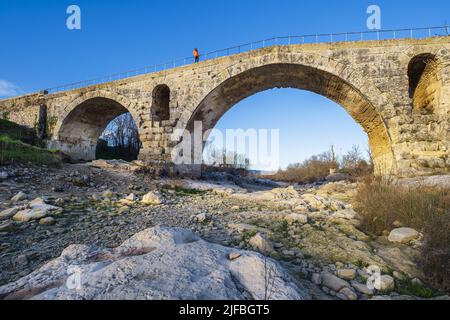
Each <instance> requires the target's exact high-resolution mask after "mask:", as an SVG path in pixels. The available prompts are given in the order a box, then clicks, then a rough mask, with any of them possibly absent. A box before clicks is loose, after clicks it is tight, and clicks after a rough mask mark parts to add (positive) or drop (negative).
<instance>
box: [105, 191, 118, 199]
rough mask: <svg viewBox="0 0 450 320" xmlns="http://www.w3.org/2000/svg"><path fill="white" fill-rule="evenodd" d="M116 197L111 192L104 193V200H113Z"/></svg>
mask: <svg viewBox="0 0 450 320" xmlns="http://www.w3.org/2000/svg"><path fill="white" fill-rule="evenodd" d="M114 196H115V194H114V192H112V191H111V190H106V191H103V192H102V197H103V198H104V199H112V198H113V197H114Z"/></svg>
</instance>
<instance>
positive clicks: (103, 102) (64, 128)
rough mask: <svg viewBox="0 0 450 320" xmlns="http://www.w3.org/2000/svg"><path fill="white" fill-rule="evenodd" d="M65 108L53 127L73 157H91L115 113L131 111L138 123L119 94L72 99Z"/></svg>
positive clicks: (93, 94) (61, 143)
mask: <svg viewBox="0 0 450 320" xmlns="http://www.w3.org/2000/svg"><path fill="white" fill-rule="evenodd" d="M126 106H127V107H128V108H127V107H126ZM67 109H68V110H67V115H66V116H65V117H64V120H63V121H62V122H61V123H59V124H58V125H57V128H56V132H57V141H58V147H59V148H60V149H61V150H63V151H64V152H65V153H67V154H68V155H70V156H71V158H72V159H74V160H85V161H89V160H94V159H95V157H96V154H95V153H96V147H97V142H98V138H99V137H100V135H101V134H102V133H103V131H104V130H105V128H106V127H107V125H108V124H109V123H110V122H111V121H112V120H114V119H115V118H117V117H118V116H120V115H122V114H124V113H127V112H131V114H132V115H133V118H134V121H135V123H136V124H138V122H136V117H135V115H134V114H133V110H132V109H131V108H130V104H129V103H128V102H127V101H126V100H124V98H122V99H121V98H120V96H118V95H112V94H99V93H91V94H89V95H87V96H85V97H84V98H79V99H77V100H75V101H73V102H72V103H71V104H70V105H69V106H68V108H67Z"/></svg>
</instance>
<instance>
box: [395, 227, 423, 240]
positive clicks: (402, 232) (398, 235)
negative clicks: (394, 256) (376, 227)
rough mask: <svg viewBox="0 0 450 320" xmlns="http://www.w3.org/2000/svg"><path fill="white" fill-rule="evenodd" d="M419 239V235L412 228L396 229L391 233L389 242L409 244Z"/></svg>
mask: <svg viewBox="0 0 450 320" xmlns="http://www.w3.org/2000/svg"><path fill="white" fill-rule="evenodd" d="M419 237H420V233H419V232H417V231H416V230H414V229H412V228H398V229H394V230H392V231H391V233H390V234H389V238H388V239H389V241H391V242H398V243H409V242H411V241H413V240H416V239H418V238H419Z"/></svg>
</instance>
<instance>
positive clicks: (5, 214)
mask: <svg viewBox="0 0 450 320" xmlns="http://www.w3.org/2000/svg"><path fill="white" fill-rule="evenodd" d="M19 210H20V209H19V207H12V208H9V209H6V210H3V211H2V212H0V219H9V218H11V217H12V216H14V215H15V214H16V213H17V212H18V211H19Z"/></svg>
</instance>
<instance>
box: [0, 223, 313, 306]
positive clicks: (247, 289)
mask: <svg viewBox="0 0 450 320" xmlns="http://www.w3.org/2000/svg"><path fill="white" fill-rule="evenodd" d="M235 251H236V250H235V249H230V248H226V247H223V246H220V245H217V244H212V243H209V242H206V241H204V240H202V239H200V238H198V237H197V236H196V235H195V234H194V233H192V232H191V231H190V230H183V229H175V228H162V227H155V228H151V229H147V230H144V231H142V232H140V233H138V234H136V235H135V236H133V237H131V238H130V239H128V240H126V241H125V242H124V243H123V244H122V245H120V246H119V247H117V248H114V249H100V248H97V247H89V246H86V245H72V246H69V247H68V248H66V249H65V250H64V251H63V252H62V254H61V256H60V257H59V258H56V259H54V260H51V261H50V262H48V263H46V264H45V265H44V266H42V267H40V268H39V269H37V270H36V271H34V272H32V273H31V274H29V275H27V276H25V277H23V278H21V279H19V280H17V281H15V282H13V283H9V284H7V285H4V286H2V287H0V296H1V297H2V298H4V299H30V300H161V299H165V300H246V299H247V300H248V299H251V300H253V299H254V300H265V299H267V300H304V299H307V298H308V297H309V294H307V293H306V292H305V291H303V290H302V289H300V288H299V287H298V286H297V285H296V284H295V283H294V281H293V279H292V278H291V276H290V275H289V274H288V273H287V272H286V271H285V270H284V269H283V268H282V267H281V265H280V264H279V263H278V262H277V261H275V260H273V259H270V258H265V257H264V256H262V255H260V254H258V253H254V252H248V251H239V254H240V255H241V256H240V258H239V259H236V260H232V261H230V260H228V259H227V258H226V257H227V256H229V254H230V253H232V252H235ZM267 276H269V277H270V279H269V282H268V279H267ZM268 283H269V284H268Z"/></svg>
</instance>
